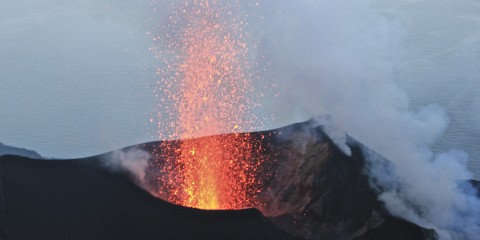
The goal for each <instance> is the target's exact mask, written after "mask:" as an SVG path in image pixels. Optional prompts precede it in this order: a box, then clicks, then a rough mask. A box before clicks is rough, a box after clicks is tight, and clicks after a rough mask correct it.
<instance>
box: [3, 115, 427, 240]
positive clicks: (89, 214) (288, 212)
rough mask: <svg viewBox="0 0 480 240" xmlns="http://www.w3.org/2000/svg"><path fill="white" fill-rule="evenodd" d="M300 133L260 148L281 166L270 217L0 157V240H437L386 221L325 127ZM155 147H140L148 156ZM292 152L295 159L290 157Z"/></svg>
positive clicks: (85, 170)
mask: <svg viewBox="0 0 480 240" xmlns="http://www.w3.org/2000/svg"><path fill="white" fill-rule="evenodd" d="M305 129H308V128H305V126H304V124H303V125H302V124H300V125H298V124H297V125H293V126H291V127H287V128H284V129H280V130H278V129H277V130H276V131H274V132H277V133H278V132H279V131H283V134H284V135H285V134H286V133H287V132H288V134H287V135H288V136H287V137H282V138H281V139H273V138H271V139H267V140H266V141H271V142H272V143H273V146H272V147H271V148H270V150H269V151H271V153H267V154H274V155H275V156H276V157H278V162H279V163H278V164H279V165H278V166H276V168H275V174H274V175H273V176H274V177H273V178H270V179H267V180H268V181H267V180H265V185H266V186H267V187H268V188H269V194H268V195H266V194H265V193H262V194H264V195H263V196H260V197H263V198H264V199H265V202H267V203H268V206H269V207H276V209H277V208H278V209H282V211H283V212H281V214H278V215H275V216H270V215H269V213H270V212H271V211H273V210H272V209H268V208H264V209H260V210H262V212H263V213H264V214H265V215H267V216H268V217H264V216H263V215H262V213H261V212H260V211H258V210H255V209H248V210H241V211H201V210H196V209H189V208H184V207H180V206H175V205H172V204H170V203H167V202H165V201H162V200H160V199H158V198H155V197H153V196H151V195H150V194H149V193H147V192H146V191H144V190H143V189H142V188H140V187H138V186H137V185H135V184H134V181H132V179H131V178H130V177H129V176H130V175H129V174H128V173H126V172H112V171H110V170H107V169H106V168H105V167H104V165H103V164H102V157H104V156H96V157H90V158H85V159H77V160H33V159H28V158H23V157H17V156H2V157H0V239H2V240H3V239H5V240H30V239H31V240H43V239H45V240H57V239H58V240H64V239H69V240H70V239H99V240H100V239H101V240H108V239H112V240H113V239H128V240H131V239H135V240H142V239H168V240H171V239H173V240H174V239H192V240H193V239H198V240H200V239H262V240H263V239H279V240H280V239H322V240H323V239H357V240H366V239H370V240H376V239H392V240H405V239H409V240H415V239H419V240H420V239H429V238H430V237H431V238H434V236H435V234H434V232H432V231H430V230H426V229H423V228H420V227H419V226H417V225H415V224H412V223H409V222H407V221H404V220H401V219H398V218H395V217H393V216H390V215H389V214H388V212H387V211H386V210H385V209H384V207H383V205H382V204H381V203H380V202H378V201H377V200H376V194H375V193H374V192H373V191H372V190H371V189H370V188H369V187H368V177H367V176H365V175H364V173H363V172H364V171H362V169H363V165H364V161H365V160H364V159H363V155H362V151H361V150H360V148H359V147H358V146H357V145H356V144H351V146H350V147H351V149H352V156H351V157H350V156H347V155H345V154H343V153H342V152H341V151H340V150H339V149H338V147H336V146H335V144H333V142H332V141H331V140H330V139H329V138H328V137H326V135H325V134H323V132H322V128H315V129H314V133H315V134H320V135H321V138H307V139H310V140H311V141H310V140H309V141H307V142H306V144H300V145H298V144H296V143H297V140H298V141H300V140H299V139H302V137H300V138H297V135H298V134H299V135H300V136H304V135H302V134H303V133H305ZM302 131H303V133H302ZM297 133H298V134H297ZM271 136H273V137H275V134H273V135H271ZM157 145H158V143H149V144H144V145H139V146H137V147H140V148H142V149H144V150H146V151H152V149H153V148H154V147H155V146H157ZM297 145H298V146H301V148H302V149H304V151H302V153H299V152H298V151H294V150H295V149H297V147H298V146H297ZM291 148H292V150H291V151H290V150H289V149H291ZM297 150H298V149H297ZM327 153H328V154H327ZM290 164H295V166H297V167H298V169H297V168H296V167H289V166H290ZM292 166H293V165H292ZM137 181H138V179H137ZM143 187H147V188H148V186H143ZM294 236H296V237H294Z"/></svg>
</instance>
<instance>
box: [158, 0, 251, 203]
mask: <svg viewBox="0 0 480 240" xmlns="http://www.w3.org/2000/svg"><path fill="white" fill-rule="evenodd" d="M226 5H228V4H220V2H219V1H215V0H213V1H208V0H193V1H185V4H184V5H183V6H175V7H174V11H173V13H172V17H171V18H170V24H169V25H168V26H165V27H164V32H163V33H162V34H163V36H160V37H155V38H154V40H157V39H158V38H163V40H164V43H163V44H166V45H168V49H167V50H166V51H164V52H161V53H159V55H160V56H159V57H161V58H166V54H169V55H170V56H173V57H170V58H168V59H167V60H166V65H165V66H166V67H165V68H160V69H159V71H158V72H159V74H160V75H161V76H162V81H160V87H159V90H160V91H161V94H162V96H161V103H160V107H161V109H160V110H159V132H160V138H162V139H165V138H170V139H188V140H185V141H183V140H182V141H178V142H177V144H164V146H161V148H162V149H167V150H166V151H164V152H162V153H159V154H158V156H157V157H158V159H161V160H159V161H161V163H160V162H159V163H158V164H160V165H161V166H162V167H161V168H160V169H159V171H160V172H161V173H162V174H159V176H157V179H158V181H159V185H165V186H164V187H163V190H162V191H163V192H161V193H159V194H161V195H162V196H165V197H166V198H167V199H168V200H169V201H170V202H173V203H176V204H180V205H183V206H189V207H195V208H201V209H239V208H245V207H250V206H252V205H253V201H255V200H254V199H252V198H251V197H249V196H251V195H252V194H249V193H251V192H254V191H256V182H255V176H254V175H255V174H256V172H257V168H258V166H259V164H257V163H255V160H253V159H252V157H251V155H252V151H256V150H254V149H256V148H254V147H253V146H254V145H255V141H254V140H253V139H251V138H250V135H249V134H233V135H229V136H228V137H223V138H218V137H211V138H201V137H202V136H207V135H213V134H220V133H232V132H233V133H239V132H241V131H250V130H252V129H253V128H254V127H258V125H259V121H258V120H257V119H256V118H255V116H254V115H253V113H252V111H251V109H253V108H255V107H257V106H258V104H257V103H256V102H255V101H254V100H253V99H254V98H253V97H252V94H253V91H252V90H253V87H252V85H253V84H252V82H251V77H250V73H249V70H250V64H249V61H248V49H247V45H246V43H245V42H244V41H243V38H244V37H245V35H244V33H243V31H244V30H243V27H244V22H243V21H241V20H240V19H239V18H238V17H237V16H235V15H234V14H233V11H232V10H231V8H232V7H233V6H232V5H229V6H226ZM234 5H235V4H234ZM164 130H167V131H169V133H168V134H166V135H165V134H164V132H163V131H164ZM257 161H259V160H257ZM161 182H163V183H164V184H161ZM167 185H168V186H167Z"/></svg>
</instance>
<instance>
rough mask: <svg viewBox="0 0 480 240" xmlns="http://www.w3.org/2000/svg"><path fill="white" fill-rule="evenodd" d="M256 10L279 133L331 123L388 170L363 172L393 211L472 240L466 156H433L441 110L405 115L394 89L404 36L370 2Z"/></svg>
mask: <svg viewBox="0 0 480 240" xmlns="http://www.w3.org/2000/svg"><path fill="white" fill-rule="evenodd" d="M254 11H257V12H256V13H255V14H256V15H255V16H254V14H251V16H250V18H251V19H254V21H252V20H250V22H256V23H258V24H256V25H255V26H251V27H250V28H251V29H250V31H251V35H252V36H253V37H258V39H257V40H256V42H258V45H257V46H256V51H257V53H258V55H259V56H262V59H263V60H264V63H260V65H259V69H262V70H261V71H260V72H261V73H262V78H263V79H264V80H265V81H272V82H274V83H275V84H276V85H277V86H278V88H277V91H278V93H279V97H277V98H275V100H274V101H271V102H266V103H265V104H264V106H266V111H270V112H269V113H266V115H267V114H270V113H271V114H272V115H274V116H276V122H275V124H277V125H286V124H288V123H289V122H291V121H292V120H293V121H302V120H304V119H307V118H309V117H310V116H312V115H320V114H330V115H331V116H332V117H333V119H334V122H335V123H336V126H337V127H338V128H340V129H343V130H345V131H346V132H347V133H349V134H350V135H351V136H353V137H354V138H356V139H358V140H360V141H361V142H363V143H364V144H365V145H367V146H369V147H370V148H372V149H373V150H375V151H376V152H378V153H380V154H381V155H383V156H385V157H386V158H388V159H389V160H391V161H392V162H393V164H392V166H386V165H384V164H382V163H380V162H379V161H375V160H371V164H370V166H371V167H370V168H369V169H368V171H369V172H370V174H371V176H372V178H373V179H374V181H372V184H374V185H375V187H377V188H378V189H381V190H382V193H381V195H380V200H382V201H383V202H384V203H385V205H386V207H387V208H388V209H389V211H390V212H392V213H393V214H395V215H397V216H400V217H402V218H405V219H407V220H410V221H413V222H415V223H417V224H419V225H422V226H425V227H429V228H434V229H436V230H437V232H438V233H439V235H440V237H441V239H474V238H475V237H477V236H478V233H479V232H480V210H479V209H480V201H479V199H478V198H476V197H475V191H474V190H473V188H472V187H471V186H470V185H469V184H468V183H467V182H466V181H467V180H469V179H471V178H472V174H471V173H470V172H469V170H468V169H467V166H466V165H467V161H468V156H467V154H466V153H465V152H464V151H462V150H451V151H447V152H444V153H436V152H434V151H433V150H432V149H431V146H432V145H433V144H434V143H435V142H436V141H437V140H438V138H439V137H441V136H442V134H443V133H444V132H445V130H446V128H447V126H448V124H449V117H448V116H447V114H446V110H445V109H444V108H443V107H441V106H438V105H435V104H432V105H426V106H422V107H419V108H415V109H413V108H411V106H410V104H409V98H408V96H407V94H406V93H405V92H404V90H402V89H401V88H400V87H399V85H398V84H397V83H396V82H395V81H394V78H393V75H394V73H395V62H396V61H397V60H398V58H400V57H401V56H402V54H404V53H405V51H406V50H405V49H404V48H403V46H402V44H401V43H402V36H404V35H405V34H406V33H408V31H407V29H405V28H403V27H402V25H401V24H400V23H397V22H393V21H389V20H388V19H387V18H386V17H384V16H382V15H379V13H378V12H376V11H375V10H374V9H373V7H372V6H371V5H370V2H368V1H356V2H351V1H344V0H341V1H338V0H321V1H286V0H280V1H274V2H273V1H265V2H261V3H260V5H259V6H258V7H257V8H256V9H255V10H254ZM254 42H255V41H254ZM262 64H263V65H262ZM292 113H294V117H293V118H292ZM337 144H338V143H337ZM371 159H374V157H373V156H371Z"/></svg>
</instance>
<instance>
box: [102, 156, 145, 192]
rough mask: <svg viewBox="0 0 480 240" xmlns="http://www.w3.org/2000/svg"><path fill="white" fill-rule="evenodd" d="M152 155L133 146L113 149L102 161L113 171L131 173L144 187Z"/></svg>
mask: <svg viewBox="0 0 480 240" xmlns="http://www.w3.org/2000/svg"><path fill="white" fill-rule="evenodd" d="M151 157H152V156H151V155H150V153H148V152H146V151H144V150H142V149H139V148H136V147H132V148H127V149H121V150H117V151H113V152H111V153H109V154H107V155H105V156H103V157H102V162H103V164H104V166H105V167H107V168H109V169H111V170H113V171H124V172H127V173H129V174H131V175H132V177H134V180H135V181H136V183H137V184H139V185H140V186H142V187H143V186H144V179H145V173H146V170H147V167H148V161H149V160H150V158H151Z"/></svg>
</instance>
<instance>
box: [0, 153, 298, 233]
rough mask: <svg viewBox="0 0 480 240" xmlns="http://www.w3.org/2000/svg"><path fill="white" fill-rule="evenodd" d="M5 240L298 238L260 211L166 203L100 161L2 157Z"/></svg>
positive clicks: (3, 227) (93, 159) (2, 222)
mask: <svg viewBox="0 0 480 240" xmlns="http://www.w3.org/2000/svg"><path fill="white" fill-rule="evenodd" d="M0 169H1V171H2V175H1V179H2V185H3V193H4V197H3V199H0V201H3V203H4V204H5V206H6V209H4V212H3V214H2V221H1V222H0V223H1V224H2V226H1V228H0V229H2V230H3V232H2V234H3V235H2V237H1V238H0V239H5V240H10V239H15V240H43V239H45V240H56V239H58V240H65V239H69V240H74V239H79V240H80V239H82V240H85V239H99V240H107V239H126V240H127V239H128V240H131V239H136V240H142V239H169V240H170V239H259V240H263V239H272V240H273V239H294V238H293V237H289V236H288V235H287V234H285V233H283V232H282V231H280V230H278V229H276V228H275V227H274V226H273V225H271V224H270V223H268V221H267V220H266V219H265V218H264V217H263V216H262V215H261V213H260V212H258V211H257V210H254V209H250V210H243V211H200V210H196V209H188V208H183V207H179V206H174V205H172V204H169V203H166V202H164V201H162V200H160V199H157V198H154V197H153V196H151V195H149V194H148V193H147V192H145V191H143V190H142V189H140V188H138V187H137V186H135V185H134V184H132V182H131V181H130V180H129V179H128V178H126V177H125V176H124V175H122V174H114V173H111V172H109V171H106V170H105V169H103V168H102V167H101V164H100V162H99V159H98V158H87V159H81V160H69V161H66V160H63V161H62V160H58V161H54V160H30V159H26V158H21V157H14V156H6V157H0Z"/></svg>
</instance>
